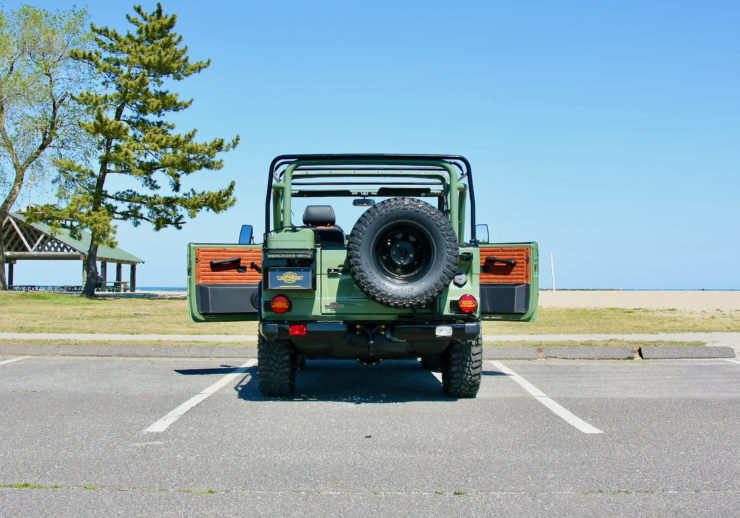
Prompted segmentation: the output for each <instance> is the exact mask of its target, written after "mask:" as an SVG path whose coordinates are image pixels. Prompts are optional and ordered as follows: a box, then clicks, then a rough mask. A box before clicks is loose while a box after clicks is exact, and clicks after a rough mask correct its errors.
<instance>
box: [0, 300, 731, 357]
mask: <svg viewBox="0 0 740 518" xmlns="http://www.w3.org/2000/svg"><path fill="white" fill-rule="evenodd" d="M0 313H1V314H2V315H3V318H2V319H0V332H5V333H11V332H14V333H84V334H100V333H116V334H187V335H190V334H224V335H255V334H257V323H256V322H220V323H212V324H208V323H199V324H196V323H194V322H192V321H191V320H190V313H189V309H188V303H187V300H186V299H184V298H153V299H147V298H117V297H103V296H101V297H97V298H94V299H88V298H85V297H80V296H76V295H61V294H57V293H16V292H0ZM711 331H725V332H740V311H723V310H713V311H700V312H693V313H686V312H679V311H675V310H648V309H625V308H603V309H593V308H552V307H545V308H540V309H539V313H538V316H537V321H536V322H496V321H486V322H484V323H483V333H484V334H489V335H490V334H558V333H568V334H572V333H607V334H623V333H682V332H711ZM168 343H169V342H168ZM183 345H194V344H193V343H190V342H188V343H187V344H183ZM207 345H213V344H212V343H207Z"/></svg>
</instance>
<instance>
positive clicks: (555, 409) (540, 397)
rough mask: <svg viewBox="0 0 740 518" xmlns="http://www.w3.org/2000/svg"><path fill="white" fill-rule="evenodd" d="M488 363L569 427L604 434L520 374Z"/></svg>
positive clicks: (494, 362) (502, 366) (504, 366)
mask: <svg viewBox="0 0 740 518" xmlns="http://www.w3.org/2000/svg"><path fill="white" fill-rule="evenodd" d="M488 363H490V364H491V365H493V366H494V367H496V368H497V369H498V370H499V371H501V372H503V373H504V374H507V375H508V376H509V377H510V378H511V379H512V380H513V381H516V382H517V383H518V384H519V385H520V386H521V387H522V388H523V389H524V390H526V391H527V392H529V393H530V394H531V395H532V397H533V398H534V399H535V400H537V401H539V402H540V403H542V404H543V405H545V406H546V407H547V408H548V409H549V410H550V411H551V412H552V413H554V414H555V415H557V416H558V417H560V418H561V419H563V420H564V421H565V422H566V423H568V424H569V425H571V426H573V427H575V428H576V429H577V430H579V431H581V432H583V433H604V432H602V431H601V430H599V429H598V428H596V427H595V426H593V425H590V424H588V423H587V422H586V421H584V420H583V419H581V418H580V417H578V416H576V415H574V414H573V413H571V412H570V411H569V410H567V409H566V408H564V407H563V406H562V405H560V404H559V403H557V402H555V401H553V400H552V399H550V398H549V397H547V394H545V393H544V392H542V391H541V390H540V389H538V388H537V387H535V386H534V385H532V384H531V383H530V382H528V381H527V380H526V379H524V378H522V377H521V376H520V375H519V374H517V373H516V372H514V371H513V370H511V369H510V368H509V367H507V366H506V365H504V364H503V363H501V362H496V361H491V360H489V361H488Z"/></svg>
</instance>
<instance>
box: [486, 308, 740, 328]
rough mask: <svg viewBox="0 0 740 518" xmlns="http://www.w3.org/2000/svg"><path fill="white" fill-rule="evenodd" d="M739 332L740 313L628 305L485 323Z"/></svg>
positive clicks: (496, 325) (549, 312)
mask: <svg viewBox="0 0 740 518" xmlns="http://www.w3.org/2000/svg"><path fill="white" fill-rule="evenodd" d="M714 331H724V332H738V331H740V312H738V311H723V310H713V311H699V312H693V313H683V312H677V311H675V310H673V311H671V310H650V309H632V308H630V309H627V308H550V307H547V308H540V309H539V311H538V313H537V321H536V322H496V321H485V322H483V334H502V335H509V334H517V335H518V334H573V333H584V334H588V333H606V334H624V333H650V334H652V333H691V332H696V333H700V332H702V333H703V332H714Z"/></svg>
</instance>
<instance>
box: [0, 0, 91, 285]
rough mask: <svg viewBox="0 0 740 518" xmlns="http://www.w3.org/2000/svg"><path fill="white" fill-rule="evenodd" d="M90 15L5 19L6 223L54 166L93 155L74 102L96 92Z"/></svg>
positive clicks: (2, 124) (0, 139)
mask: <svg viewBox="0 0 740 518" xmlns="http://www.w3.org/2000/svg"><path fill="white" fill-rule="evenodd" d="M86 19H87V14H86V13H85V11H84V10H78V9H76V8H74V7H73V8H72V9H69V10H67V11H57V12H56V13H50V12H48V11H44V10H41V9H36V8H34V7H31V6H24V7H21V8H20V9H18V10H16V11H11V12H9V13H6V12H4V11H0V196H2V198H1V200H2V201H0V222H2V221H5V219H6V217H7V215H8V213H9V212H10V210H11V208H12V207H13V206H14V205H15V204H16V202H17V201H18V198H19V196H20V194H21V192H22V189H24V188H25V190H26V191H27V192H31V191H33V190H34V189H37V188H39V187H44V186H46V184H47V182H45V180H46V173H47V171H48V170H49V169H50V167H49V166H50V163H51V160H52V159H53V158H62V159H65V160H72V159H80V158H84V157H85V156H86V151H87V150H88V149H89V140H88V139H87V133H86V132H85V131H84V130H83V129H82V128H81V127H80V125H79V124H78V123H79V121H80V120H81V119H82V118H83V117H84V114H83V111H82V109H81V107H80V105H79V104H78V103H76V102H74V100H73V99H72V95H73V94H74V93H75V92H78V91H80V90H82V89H83V88H84V87H86V85H87V84H88V81H89V79H90V76H89V74H88V70H89V69H88V67H87V66H86V65H84V64H83V63H82V62H81V61H79V60H76V59H73V58H72V52H73V51H75V50H77V51H84V50H85V45H86V44H87V42H88V36H89V35H88V33H87V32H86V31H85V29H84V28H83V27H84V25H85V21H86ZM5 285H6V282H5V243H4V242H3V235H2V233H0V289H5V287H6V286H5Z"/></svg>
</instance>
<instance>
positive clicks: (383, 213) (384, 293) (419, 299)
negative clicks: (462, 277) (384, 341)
mask: <svg viewBox="0 0 740 518" xmlns="http://www.w3.org/2000/svg"><path fill="white" fill-rule="evenodd" d="M347 248H348V254H347V255H348V258H349V267H350V273H351V274H352V277H353V278H354V280H355V282H356V283H357V285H358V286H359V287H360V289H361V290H362V291H363V292H365V294H366V295H367V296H368V297H370V298H371V299H373V300H374V301H376V302H379V303H380V304H383V305H384V306H390V307H392V308H418V307H424V306H427V305H428V304H429V303H430V302H431V301H432V300H433V299H434V297H436V296H437V295H439V294H440V293H441V292H442V290H444V289H445V287H447V286H448V285H449V284H450V281H451V280H452V278H453V277H454V275H455V270H456V269H457V263H458V245H457V236H456V235H455V231H454V230H453V229H452V225H451V224H450V221H449V220H448V219H447V218H446V217H445V215H444V214H443V213H442V212H440V211H439V210H437V209H436V208H434V207H432V206H431V205H429V204H428V203H426V202H423V201H421V200H418V199H416V198H392V199H389V200H385V201H382V202H380V203H378V204H377V205H374V206H372V207H370V208H369V209H368V210H367V211H365V213H364V214H363V215H362V216H361V217H360V219H358V220H357V223H355V226H354V227H353V228H352V232H351V233H350V235H349V241H348V245H347Z"/></svg>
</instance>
